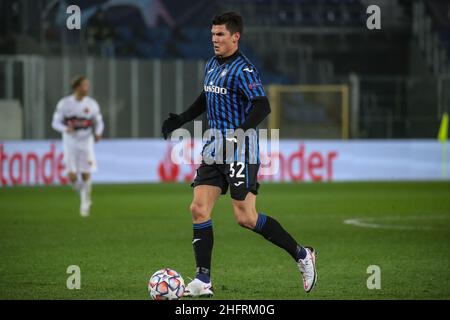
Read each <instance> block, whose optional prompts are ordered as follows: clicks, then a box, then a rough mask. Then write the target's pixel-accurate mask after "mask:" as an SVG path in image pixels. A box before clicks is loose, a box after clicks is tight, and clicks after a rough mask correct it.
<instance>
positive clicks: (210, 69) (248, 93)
mask: <svg viewBox="0 0 450 320" xmlns="http://www.w3.org/2000/svg"><path fill="white" fill-rule="evenodd" d="M203 91H204V92H205V95H206V106H207V107H206V111H207V119H208V125H209V127H210V128H214V129H218V130H221V131H225V130H226V129H235V128H237V127H238V126H239V125H240V124H241V123H243V122H244V121H245V119H246V118H247V117H248V114H249V113H250V111H251V109H252V107H253V105H252V103H251V100H252V99H254V98H258V97H265V96H266V93H265V92H264V88H263V86H262V83H261V79H260V77H259V73H258V71H257V70H256V68H255V66H254V65H253V64H252V63H251V62H250V60H248V59H247V57H245V56H244V55H243V54H242V53H240V52H237V53H236V54H235V55H233V57H232V58H230V59H228V60H226V61H225V62H224V63H222V64H220V63H219V60H218V58H217V57H212V58H211V59H210V60H209V61H208V62H207V63H206V66H205V80H204V86H203Z"/></svg>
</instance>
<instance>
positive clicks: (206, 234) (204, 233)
mask: <svg viewBox="0 0 450 320" xmlns="http://www.w3.org/2000/svg"><path fill="white" fill-rule="evenodd" d="M193 227H194V236H193V239H192V246H193V248H194V254H195V262H196V265H197V272H196V276H195V277H196V278H197V279H199V280H201V281H203V282H209V281H210V272H211V271H210V270H211V254H212V248H213V244H214V234H213V228H212V220H211V219H210V220H208V221H205V222H202V223H194V225H193Z"/></svg>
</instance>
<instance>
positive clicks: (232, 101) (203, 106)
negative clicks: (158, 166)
mask: <svg viewBox="0 0 450 320" xmlns="http://www.w3.org/2000/svg"><path fill="white" fill-rule="evenodd" d="M242 31H243V21H242V18H241V16H240V15H238V14H236V13H233V12H228V13H225V14H222V15H219V16H216V17H214V19H213V21H212V29H211V33H212V43H213V48H214V53H215V56H214V57H212V58H211V59H210V60H209V61H208V62H207V63H206V67H205V78H204V87H203V88H204V89H203V91H202V93H201V94H200V96H199V97H198V98H197V100H196V101H195V102H194V103H193V104H192V106H191V107H190V108H189V109H188V110H186V111H185V112H183V113H182V114H179V115H177V114H173V113H171V114H170V115H169V118H168V119H167V120H166V121H165V122H164V123H163V127H162V133H163V135H164V138H167V136H168V135H169V134H170V132H172V131H173V130H175V129H177V128H179V127H181V126H182V125H184V124H185V123H187V122H188V121H191V120H193V119H195V118H196V117H197V116H199V115H201V114H202V113H204V112H205V111H206V112H207V118H208V124H209V127H210V128H212V129H215V132H219V134H218V135H217V136H219V137H220V138H217V136H216V135H215V136H214V137H211V138H210V139H209V140H208V141H207V142H206V144H205V145H204V147H203V151H202V157H203V162H202V164H201V165H200V167H199V168H198V169H197V175H196V177H195V180H194V183H193V184H192V185H193V187H194V199H193V201H192V204H191V212H192V221H193V229H194V231H193V241H192V245H193V247H194V253H195V260H196V264H197V270H196V276H195V279H194V280H193V281H192V282H190V283H189V284H188V285H187V286H186V291H185V295H186V296H212V295H213V294H214V292H213V288H212V283H211V278H210V272H211V254H212V249H213V243H214V240H213V227H212V220H211V213H212V210H213V208H214V205H215V203H216V201H217V200H218V198H219V196H220V195H221V194H225V193H226V192H227V190H228V187H229V188H230V194H231V198H232V205H233V211H234V216H235V218H236V220H237V222H238V223H239V224H240V225H241V226H243V227H245V228H247V229H250V230H252V231H254V232H256V233H258V234H261V235H262V236H263V237H264V238H266V239H267V240H269V241H270V242H272V243H273V244H275V245H277V246H279V247H281V248H282V249H284V250H286V251H287V252H288V253H289V254H290V255H291V257H292V258H293V259H294V261H295V262H296V263H297V265H298V267H299V269H300V272H301V274H302V277H303V286H304V290H305V291H306V292H310V291H311V290H312V289H313V287H314V285H315V283H316V281H317V273H316V267H315V252H314V249H313V248H311V247H303V246H301V245H300V244H298V242H297V241H296V240H295V239H294V238H293V237H292V236H291V235H290V234H289V233H288V232H287V231H286V230H285V229H284V228H283V227H282V226H281V225H280V223H279V222H278V221H277V220H275V219H274V218H272V217H270V216H268V215H265V214H263V213H261V212H258V211H257V210H256V195H257V193H258V188H259V184H258V182H257V176H258V170H259V165H260V163H259V147H258V139H257V138H256V139H255V140H254V141H256V143H255V145H256V146H255V145H254V146H253V147H252V146H251V145H250V144H248V143H247V142H243V141H239V140H238V139H236V138H230V137H229V136H228V132H229V131H233V132H234V131H235V130H238V129H242V130H243V131H246V134H247V132H249V131H251V130H249V129H252V130H253V132H255V133H256V131H255V129H256V128H257V126H258V125H259V124H260V123H261V122H262V121H263V120H264V119H265V118H266V117H267V115H268V114H269V113H270V105H269V101H268V99H267V97H266V94H265V92H264V88H263V85H262V83H261V80H260V77H259V74H258V71H257V70H256V68H255V66H254V65H253V64H252V63H251V62H250V61H249V60H248V59H247V58H246V57H245V56H244V55H243V54H242V53H241V52H240V51H239V48H238V42H239V39H240V36H241V34H242ZM247 130H249V131H247ZM224 137H225V139H223V138H224ZM213 138H214V139H213ZM218 140H221V141H222V142H221V143H222V147H219V148H217V146H218V145H219V144H220V142H218ZM225 140H226V141H228V142H229V141H230V140H231V142H232V143H231V144H230V143H228V142H223V141H225ZM240 140H243V139H240ZM245 144H247V145H246V146H245V148H242V147H241V148H240V150H241V152H239V151H238V152H237V153H234V152H235V151H236V146H237V145H241V146H242V145H245ZM224 145H225V146H226V148H228V146H232V147H233V149H232V150H234V151H233V152H232V153H231V154H232V155H233V159H232V160H231V158H230V159H229V158H228V157H227V158H226V159H227V161H226V163H223V162H222V160H223V157H222V155H223V151H224V150H225V149H226V148H224V147H223V146H224ZM217 149H219V150H220V151H218V152H217ZM238 150H239V149H238ZM242 150H244V152H242ZM227 154H228V151H227ZM218 156H221V158H220V159H218ZM211 158H213V160H214V161H212V162H211V161H209V160H211ZM238 158H240V160H239V159H238ZM251 158H253V159H254V160H255V159H256V161H251ZM207 159H209V160H207ZM218 160H220V161H218ZM229 160H230V161H229ZM236 250H239V248H236Z"/></svg>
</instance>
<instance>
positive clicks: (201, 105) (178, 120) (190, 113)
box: [161, 91, 206, 139]
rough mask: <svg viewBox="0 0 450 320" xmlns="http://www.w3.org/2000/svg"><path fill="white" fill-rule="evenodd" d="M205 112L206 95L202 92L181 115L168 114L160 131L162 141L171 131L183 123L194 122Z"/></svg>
mask: <svg viewBox="0 0 450 320" xmlns="http://www.w3.org/2000/svg"><path fill="white" fill-rule="evenodd" d="M205 111H206V95H205V92H204V91H203V92H202V93H201V94H200V95H199V96H198V98H197V99H196V100H195V101H194V103H193V104H192V105H191V106H190V107H189V108H188V109H187V110H186V111H184V112H183V113H181V114H175V113H169V118H167V119H166V120H165V121H164V123H163V125H162V129H161V132H162V134H163V136H164V139H167V137H168V136H169V134H170V133H171V132H172V131H174V130H176V129H178V128H180V127H181V126H182V125H184V124H185V123H187V122H189V121H192V120H194V119H195V118H197V117H198V116H199V115H201V114H202V113H203V112H205Z"/></svg>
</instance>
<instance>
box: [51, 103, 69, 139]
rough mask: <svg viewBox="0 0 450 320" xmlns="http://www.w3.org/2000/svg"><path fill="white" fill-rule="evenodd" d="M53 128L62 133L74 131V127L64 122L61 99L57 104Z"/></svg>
mask: <svg viewBox="0 0 450 320" xmlns="http://www.w3.org/2000/svg"><path fill="white" fill-rule="evenodd" d="M52 128H53V129H55V130H56V131H58V132H61V133H63V132H71V131H73V127H71V126H67V125H65V124H64V114H63V110H62V102H61V101H60V102H59V103H58V105H57V106H56V110H55V113H53V120H52Z"/></svg>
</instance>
